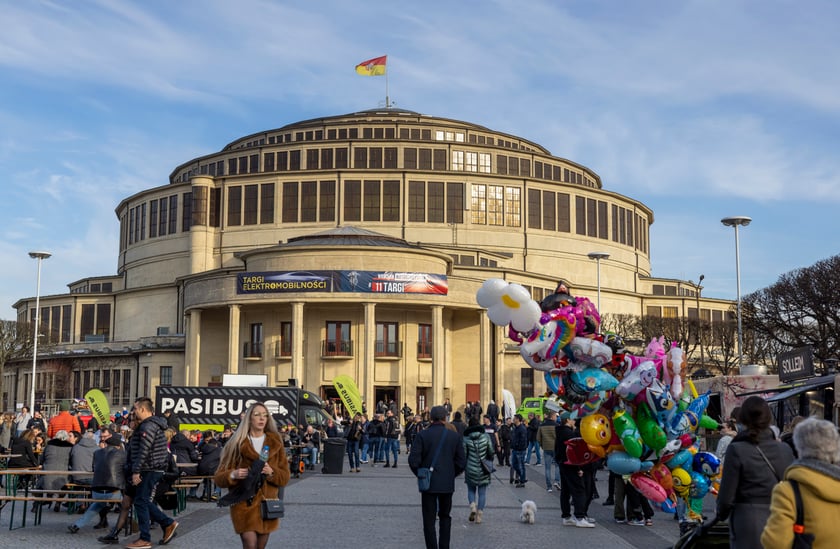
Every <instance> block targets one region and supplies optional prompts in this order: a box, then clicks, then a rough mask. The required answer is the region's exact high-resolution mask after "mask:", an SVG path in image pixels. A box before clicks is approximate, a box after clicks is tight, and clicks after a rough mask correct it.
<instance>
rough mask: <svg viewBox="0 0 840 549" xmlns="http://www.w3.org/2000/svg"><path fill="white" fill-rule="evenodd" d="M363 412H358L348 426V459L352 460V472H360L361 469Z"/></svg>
mask: <svg viewBox="0 0 840 549" xmlns="http://www.w3.org/2000/svg"><path fill="white" fill-rule="evenodd" d="M362 429H363V427H362V414H360V413H356V415H355V416H354V417H353V421H351V422H350V425H348V426H347V442H346V449H347V459H348V460H349V461H350V472H351V473H352V472H354V471H355V472H356V473H360V472H361V471H362V470H361V469H359V463H361V461H360V459H359V441H360V440H362Z"/></svg>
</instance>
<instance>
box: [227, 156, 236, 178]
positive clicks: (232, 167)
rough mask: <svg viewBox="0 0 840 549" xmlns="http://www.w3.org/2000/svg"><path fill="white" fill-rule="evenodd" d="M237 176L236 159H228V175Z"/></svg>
mask: <svg viewBox="0 0 840 549" xmlns="http://www.w3.org/2000/svg"><path fill="white" fill-rule="evenodd" d="M235 174H236V159H235V158H228V175H235Z"/></svg>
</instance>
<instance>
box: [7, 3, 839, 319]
mask: <svg viewBox="0 0 840 549" xmlns="http://www.w3.org/2000/svg"><path fill="white" fill-rule="evenodd" d="M0 13H2V15H0V28H1V29H2V32H0V193H1V194H0V264H2V265H5V268H4V269H3V270H2V271H1V272H0V318H3V319H14V317H15V310H14V309H13V308H12V305H13V304H14V303H15V302H16V301H17V300H19V299H21V298H25V297H31V296H34V295H35V294H36V285H37V283H36V274H37V262H36V261H35V260H33V259H30V257H29V256H28V252H29V251H32V250H47V251H50V252H52V254H53V255H52V257H51V258H50V259H48V260H46V261H44V262H43V263H42V271H41V289H40V292H41V295H42V296H44V295H52V294H61V293H66V292H67V291H68V288H67V285H68V284H69V283H71V282H74V281H77V280H80V279H82V278H86V277H90V276H106V275H113V274H116V269H117V254H118V249H119V245H118V244H119V243H118V235H119V224H118V221H117V218H116V215H115V213H114V210H115V208H116V206H117V205H118V204H119V202H120V201H121V200H122V199H124V198H126V197H128V196H131V195H132V194H134V193H136V192H138V191H141V190H143V189H147V188H152V187H156V186H159V185H164V184H167V183H168V181H169V179H168V178H169V175H170V173H171V172H172V171H173V170H174V168H175V167H176V166H178V165H179V164H181V163H183V162H186V161H188V160H191V159H193V158H195V157H198V156H201V155H204V154H209V153H211V152H215V151H218V150H220V149H222V148H223V147H224V146H225V145H227V144H228V143H230V142H231V141H233V140H235V139H237V138H239V137H242V136H245V135H248V134H251V133H254V132H259V131H263V130H269V129H274V128H278V127H281V126H284V125H286V124H290V123H294V122H297V121H301V120H307V119H310V118H317V117H322V116H332V115H340V114H345V113H350V112H356V111H360V110H365V109H371V108H376V107H382V106H384V103H385V84H386V78H384V77H364V76H359V75H357V74H356V73H355V71H354V67H355V65H356V64H358V63H360V62H362V61H364V60H367V59H370V58H373V57H378V56H380V55H388V77H387V83H388V91H389V96H390V99H391V101H392V102H393V103H394V106H395V107H397V108H402V109H408V110H412V111H416V112H419V113H422V114H427V115H431V116H438V117H444V118H454V119H457V120H463V121H467V122H471V123H475V124H479V125H482V126H485V127H488V128H490V129H492V130H496V131H501V132H505V133H510V134H513V135H517V136H520V137H523V138H526V139H528V140H531V141H534V142H536V143H538V144H540V145H542V146H544V147H545V148H547V149H548V150H549V151H551V153H552V154H553V155H555V156H558V157H562V158H567V159H570V160H573V161H575V162H577V163H579V164H583V165H585V166H587V167H588V168H590V169H592V170H593V171H595V172H596V173H597V174H599V175H600V177H601V181H602V183H603V188H604V189H606V190H609V191H613V192H616V193H619V194H622V195H625V196H628V197H631V198H634V199H636V200H639V201H641V202H642V203H644V204H646V205H647V206H649V207H650V208H651V209H652V210H653V211H654V223H653V225H652V226H651V235H650V243H651V260H652V275H653V276H656V277H663V278H676V279H682V280H694V281H696V280H697V278H698V276H699V275H700V274H704V275H705V280H704V282H703V286H704V289H703V295H704V296H708V297H719V298H725V299H735V298H736V296H737V289H736V288H737V284H736V280H737V279H736V271H735V236H734V230H733V229H732V228H727V227H724V226H723V225H721V223H720V220H721V219H722V218H724V217H728V216H740V215H744V216H749V217H752V219H753V221H752V224H750V225H749V226H748V227H745V228H742V229H741V230H740V259H741V293H742V295H747V294H748V293H750V292H753V291H756V290H759V289H761V288H764V287H766V286H768V285H771V284H773V283H774V282H776V280H777V279H778V277H779V276H781V275H783V274H785V273H787V272H790V271H792V270H795V269H797V268H802V267H807V266H810V265H812V264H814V263H815V262H817V261H819V260H821V259H824V258H827V257H831V256H834V255H836V254H838V253H840V244H838V242H840V239H838V235H840V215H838V206H840V155H838V154H837V151H838V147H837V144H838V138H840V93H838V90H840V35H838V33H837V32H836V22H837V21H838V20H840V4H838V3H836V2H832V1H830V0H825V1H822V0H813V1H811V0H809V1H807V2H799V1H793V0H789V1H778V0H762V1H757V0H756V1H738V0H731V1H724V0H720V1H715V0H704V1H699V0H685V1H680V2H673V1H672V0H661V1H652V0H651V1H645V0H638V1H634V2H620V1H618V0H615V1H606V0H580V1H578V0H573V1H562V0H545V1H539V0H530V1H522V0H463V1H460V2H452V1H451V0H447V1H441V0H426V1H424V2H393V1H380V0H367V1H365V2H347V1H343V0H323V1H296V2H291V1H284V2H280V1H268V0H262V1H255V0H238V1H237V2H229V1H221V0H218V1H215V0H207V1H199V0H182V1H179V2H171V1H169V0H165V1H164V0H147V1H143V2H127V1H119V0H102V1H95V0H86V1H83V2H75V1H74V2H70V1H59V0H54V1H35V0H32V1H27V2H19V1H14V0H0Z"/></svg>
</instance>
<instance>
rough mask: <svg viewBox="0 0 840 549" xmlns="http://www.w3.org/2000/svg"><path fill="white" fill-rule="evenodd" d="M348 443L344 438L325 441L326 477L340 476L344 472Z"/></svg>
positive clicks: (324, 471)
mask: <svg viewBox="0 0 840 549" xmlns="http://www.w3.org/2000/svg"><path fill="white" fill-rule="evenodd" d="M346 444H347V441H346V440H344V439H343V438H328V439H327V440H325V441H324V468H323V469H321V472H322V473H324V474H326V475H340V474H342V473H343V472H344V449H345V447H346Z"/></svg>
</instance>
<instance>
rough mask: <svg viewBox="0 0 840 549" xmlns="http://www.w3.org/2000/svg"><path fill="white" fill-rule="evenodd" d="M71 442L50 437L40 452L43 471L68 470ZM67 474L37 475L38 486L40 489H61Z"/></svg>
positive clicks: (66, 480) (67, 477)
mask: <svg viewBox="0 0 840 549" xmlns="http://www.w3.org/2000/svg"><path fill="white" fill-rule="evenodd" d="M72 449H73V443H72V442H68V441H66V440H59V439H57V438H53V439H50V440H49V442H47V444H46V445H45V446H44V452H43V453H42V454H41V466H42V469H43V470H44V471H69V469H70V451H71V450H72ZM68 480H69V475H39V476H38V488H40V489H42V490H61V489H62V487H63V486H64V485H65V484H67V482H68Z"/></svg>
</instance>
